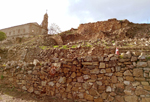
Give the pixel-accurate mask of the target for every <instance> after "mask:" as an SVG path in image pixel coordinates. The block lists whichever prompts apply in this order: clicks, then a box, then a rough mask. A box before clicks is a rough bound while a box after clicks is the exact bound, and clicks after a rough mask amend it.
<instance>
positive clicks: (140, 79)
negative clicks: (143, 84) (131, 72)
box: [134, 77, 145, 81]
mask: <svg viewBox="0 0 150 102" xmlns="http://www.w3.org/2000/svg"><path fill="white" fill-rule="evenodd" d="M134 79H135V80H136V81H145V78H141V77H135V78H134Z"/></svg>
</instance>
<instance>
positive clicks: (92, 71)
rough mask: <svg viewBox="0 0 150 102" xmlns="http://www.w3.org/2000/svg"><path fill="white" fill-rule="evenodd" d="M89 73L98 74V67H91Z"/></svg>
mask: <svg viewBox="0 0 150 102" xmlns="http://www.w3.org/2000/svg"><path fill="white" fill-rule="evenodd" d="M90 73H91V74H99V69H98V68H95V69H92V70H90Z"/></svg>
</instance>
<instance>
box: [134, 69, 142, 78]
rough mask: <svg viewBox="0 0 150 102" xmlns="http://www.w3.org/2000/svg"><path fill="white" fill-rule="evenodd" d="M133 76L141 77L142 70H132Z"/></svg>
mask: <svg viewBox="0 0 150 102" xmlns="http://www.w3.org/2000/svg"><path fill="white" fill-rule="evenodd" d="M133 76H136V77H143V70H142V69H133Z"/></svg>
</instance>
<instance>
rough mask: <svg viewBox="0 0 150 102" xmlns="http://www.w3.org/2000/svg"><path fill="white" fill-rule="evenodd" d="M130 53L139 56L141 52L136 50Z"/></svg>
mask: <svg viewBox="0 0 150 102" xmlns="http://www.w3.org/2000/svg"><path fill="white" fill-rule="evenodd" d="M132 54H133V56H136V57H137V56H140V55H141V52H138V51H136V52H132Z"/></svg>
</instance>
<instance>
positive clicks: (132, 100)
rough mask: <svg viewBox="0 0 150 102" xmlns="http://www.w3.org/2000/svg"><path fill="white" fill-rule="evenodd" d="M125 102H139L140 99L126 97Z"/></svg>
mask: <svg viewBox="0 0 150 102" xmlns="http://www.w3.org/2000/svg"><path fill="white" fill-rule="evenodd" d="M125 101H126V102H138V97H137V96H135V95H133V96H125Z"/></svg>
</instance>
